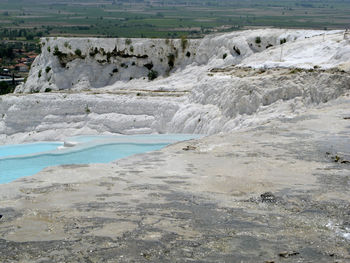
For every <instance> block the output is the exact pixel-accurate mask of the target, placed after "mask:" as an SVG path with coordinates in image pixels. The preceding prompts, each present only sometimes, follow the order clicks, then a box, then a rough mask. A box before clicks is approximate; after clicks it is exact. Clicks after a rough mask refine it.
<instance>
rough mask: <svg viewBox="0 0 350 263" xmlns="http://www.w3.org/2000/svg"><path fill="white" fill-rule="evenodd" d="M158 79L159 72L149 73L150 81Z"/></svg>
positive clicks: (152, 71) (151, 71)
mask: <svg viewBox="0 0 350 263" xmlns="http://www.w3.org/2000/svg"><path fill="white" fill-rule="evenodd" d="M157 77H158V72H157V71H155V70H150V71H149V72H148V80H151V81H152V80H154V79H156V78H157Z"/></svg>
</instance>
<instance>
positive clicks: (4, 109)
mask: <svg viewBox="0 0 350 263" xmlns="http://www.w3.org/2000/svg"><path fill="white" fill-rule="evenodd" d="M349 49H350V45H349V40H348V39H347V37H346V39H344V32H343V31H330V32H323V31H305V30H301V31H300V30H278V29H268V30H252V31H243V32H234V33H229V34H222V35H213V36H208V37H206V38H204V39H202V40H186V39H182V40H162V39H149V40H144V39H81V38H71V39H66V38H57V39H54V38H50V39H42V53H41V55H39V56H38V57H37V59H36V60H35V61H34V63H33V66H32V68H31V71H30V76H29V78H28V80H27V82H26V83H25V84H24V85H21V86H19V87H17V88H16V94H15V95H8V96H3V97H2V103H1V105H0V114H2V116H3V118H2V119H1V120H0V131H1V134H2V135H0V139H1V140H2V141H8V142H9V141H13V142H15V141H25V140H43V139H45V140H52V139H59V138H64V136H67V134H74V135H75V134H84V133H93V134H96V133H121V134H140V133H201V134H214V133H217V132H220V131H226V132H227V131H231V130H233V129H237V128H241V127H247V126H252V125H256V124H259V123H264V122H266V121H268V120H270V119H273V118H276V117H278V116H294V115H295V114H298V113H299V112H301V111H303V110H304V109H305V108H307V107H309V106H312V105H316V104H318V103H321V102H327V101H329V100H331V99H335V98H337V97H339V96H341V95H342V94H344V92H345V91H347V90H348V89H349V74H348V72H349V71H348V70H349V60H350V58H349V54H350V52H349ZM77 50H79V51H77ZM76 53H78V55H77V54H76ZM152 74H156V75H158V77H157V78H155V79H154V80H149V79H148V75H150V76H153V75H152ZM151 79H152V78H151ZM45 91H46V92H45ZM37 92H39V93H37ZM28 93H29V94H28ZM29 109H30V110H29ZM33 113H35V114H33Z"/></svg>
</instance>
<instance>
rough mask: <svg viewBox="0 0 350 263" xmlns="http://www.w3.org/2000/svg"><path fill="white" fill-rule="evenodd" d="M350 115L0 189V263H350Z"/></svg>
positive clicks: (338, 109)
mask: <svg viewBox="0 0 350 263" xmlns="http://www.w3.org/2000/svg"><path fill="white" fill-rule="evenodd" d="M349 108H350V98H349V97H348V96H343V97H342V98H340V99H338V100H336V101H333V102H329V103H328V104H326V105H323V106H318V107H317V108H314V109H309V110H308V111H306V112H305V113H303V114H300V115H298V116H295V117H293V118H280V119H276V120H274V121H270V122H268V123H265V124H264V125H261V126H259V127H256V128H250V129H245V130H240V131H235V132H231V133H229V134H218V135H214V136H209V137H205V138H202V139H198V140H193V141H186V142H181V143H177V144H174V145H171V146H168V147H166V148H164V149H163V150H160V151H155V152H151V153H146V154H140V155H136V156H132V157H129V158H125V159H122V160H119V161H117V162H115V163H111V164H99V165H86V166H81V165H80V166H60V167H54V168H47V169H45V170H44V171H42V172H40V173H39V174H37V175H35V176H32V177H27V178H23V179H20V180H18V181H16V182H13V183H10V184H5V185H1V186H0V207H1V208H0V214H1V219H0V261H1V262H42V263H43V262H350V239H349V238H350V237H349V236H350V234H349V232H350V202H349V201H350V191H349V189H350V163H349V162H350V110H349ZM347 238H348V239H347Z"/></svg>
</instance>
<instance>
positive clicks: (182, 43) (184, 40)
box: [181, 36, 188, 51]
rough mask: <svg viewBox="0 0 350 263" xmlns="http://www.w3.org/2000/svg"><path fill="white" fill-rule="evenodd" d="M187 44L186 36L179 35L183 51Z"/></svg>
mask: <svg viewBox="0 0 350 263" xmlns="http://www.w3.org/2000/svg"><path fill="white" fill-rule="evenodd" d="M187 45H188V40H187V37H186V36H181V47H182V50H183V51H185V49H186V48H187Z"/></svg>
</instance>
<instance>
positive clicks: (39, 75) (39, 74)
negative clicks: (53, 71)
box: [38, 69, 42, 78]
mask: <svg viewBox="0 0 350 263" xmlns="http://www.w3.org/2000/svg"><path fill="white" fill-rule="evenodd" d="M41 72H42V70H41V69H40V70H39V73H38V78H40V77H41Z"/></svg>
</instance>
